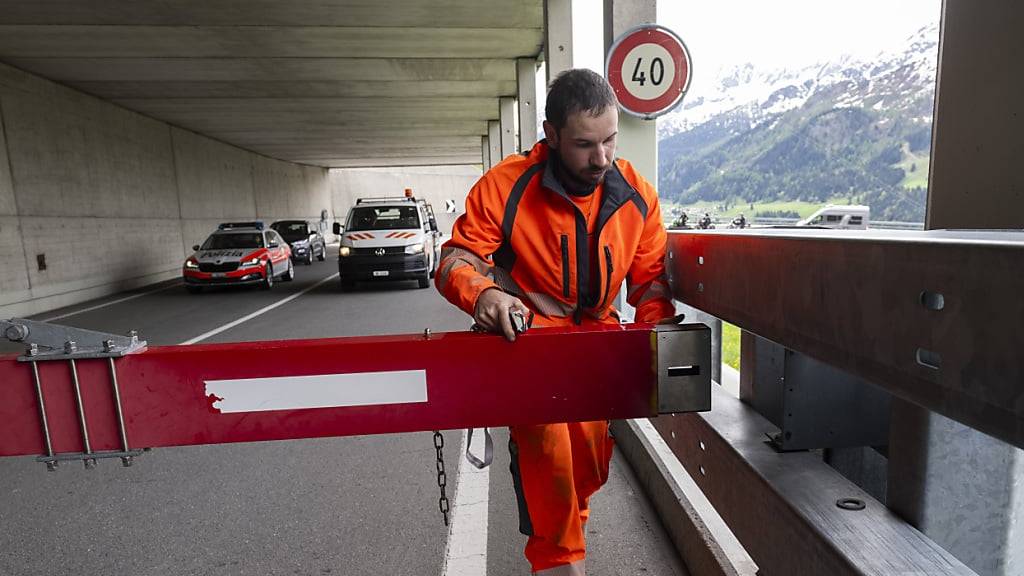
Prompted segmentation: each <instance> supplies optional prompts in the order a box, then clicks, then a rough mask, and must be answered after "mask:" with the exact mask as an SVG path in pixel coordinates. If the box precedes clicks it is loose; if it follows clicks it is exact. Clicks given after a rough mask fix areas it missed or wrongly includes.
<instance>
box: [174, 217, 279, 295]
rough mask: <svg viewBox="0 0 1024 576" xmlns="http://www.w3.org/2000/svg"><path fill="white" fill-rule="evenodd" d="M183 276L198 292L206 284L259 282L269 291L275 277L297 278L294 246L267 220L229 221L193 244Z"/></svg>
mask: <svg viewBox="0 0 1024 576" xmlns="http://www.w3.org/2000/svg"><path fill="white" fill-rule="evenodd" d="M192 249H193V250H195V253H194V254H192V255H191V256H189V257H188V259H187V260H185V265H184V266H183V267H182V276H183V278H184V281H185V288H186V289H187V290H188V291H189V292H191V293H193V294H195V293H198V292H200V291H202V289H203V287H204V286H234V285H241V284H258V285H260V286H261V287H262V288H263V289H265V290H269V289H271V288H273V286H274V280H275V279H277V278H280V279H282V280H285V281H288V280H291V279H293V278H294V277H295V269H294V268H293V267H292V261H291V249H290V248H289V247H288V243H287V242H285V241H284V239H282V238H281V236H280V235H279V234H278V233H277V232H275V231H274V230H268V229H266V228H265V227H264V225H263V222H259V221H257V222H225V223H223V224H221V225H220V226H218V227H217V231H216V232H214V233H213V234H210V237H209V238H207V239H206V242H203V245H202V246H199V245H196V246H193V247H192Z"/></svg>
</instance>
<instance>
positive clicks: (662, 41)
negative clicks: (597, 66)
mask: <svg viewBox="0 0 1024 576" xmlns="http://www.w3.org/2000/svg"><path fill="white" fill-rule="evenodd" d="M690 70H691V64H690V53H689V51H688V50H687V49H686V45H685V44H683V41H682V40H681V39H680V38H679V36H677V35H676V34H675V33H674V32H672V31H671V30H669V29H668V28H665V27H664V26H659V25H657V24H647V25H644V26H640V27H637V28H634V29H632V30H630V31H628V32H626V33H625V34H623V35H622V36H620V37H619V38H618V39H617V40H616V41H615V43H614V44H612V47H611V49H610V50H609V51H608V56H607V58H606V59H605V77H606V78H607V79H608V83H609V84H611V86H612V89H614V90H615V95H616V97H618V99H619V105H620V106H621V107H622V109H623V110H625V111H626V112H628V113H630V114H633V115H634V116H639V117H641V118H645V119H651V118H655V117H657V116H660V115H662V114H665V113H666V112H669V111H670V110H672V109H673V108H675V107H676V106H678V105H679V103H680V102H682V100H683V96H684V95H685V94H686V91H687V89H689V86H690Z"/></svg>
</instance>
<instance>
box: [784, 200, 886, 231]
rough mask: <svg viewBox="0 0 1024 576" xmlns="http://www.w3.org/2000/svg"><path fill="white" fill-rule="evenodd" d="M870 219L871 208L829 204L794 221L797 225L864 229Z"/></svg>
mask: <svg viewBox="0 0 1024 576" xmlns="http://www.w3.org/2000/svg"><path fill="white" fill-rule="evenodd" d="M870 219H871V208H870V207H868V206H857V205H849V206H843V205H839V206H837V205H835V204H829V205H828V206H825V207H824V208H820V209H818V211H817V212H815V213H814V214H811V215H810V216H808V217H807V218H805V219H803V220H801V221H799V222H797V223H796V225H797V226H815V227H820V228H842V229H857V230H864V229H866V228H867V227H868V221H869V220H870Z"/></svg>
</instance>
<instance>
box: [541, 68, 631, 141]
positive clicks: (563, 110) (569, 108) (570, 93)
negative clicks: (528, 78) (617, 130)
mask: <svg viewBox="0 0 1024 576" xmlns="http://www.w3.org/2000/svg"><path fill="white" fill-rule="evenodd" d="M617 105H618V101H617V100H616V99H615V92H613V91H612V87H611V86H610V85H609V84H608V82H607V81H606V80H605V79H604V77H603V76H601V75H600V74H598V73H597V72H594V71H593V70H587V69H586V68H576V69H573V70H566V71H565V72H562V73H561V74H559V75H558V76H557V77H556V78H555V79H554V81H552V82H551V86H550V87H549V88H548V100H547V104H546V105H545V106H544V114H545V115H546V116H547V120H548V122H551V123H552V124H553V125H554V126H555V129H556V130H557V129H561V128H562V127H563V126H565V123H566V121H567V120H568V119H569V116H571V115H573V114H575V113H577V112H586V113H588V114H590V115H591V116H600V115H601V114H602V113H604V111H605V110H606V109H607V108H608V107H609V106H617Z"/></svg>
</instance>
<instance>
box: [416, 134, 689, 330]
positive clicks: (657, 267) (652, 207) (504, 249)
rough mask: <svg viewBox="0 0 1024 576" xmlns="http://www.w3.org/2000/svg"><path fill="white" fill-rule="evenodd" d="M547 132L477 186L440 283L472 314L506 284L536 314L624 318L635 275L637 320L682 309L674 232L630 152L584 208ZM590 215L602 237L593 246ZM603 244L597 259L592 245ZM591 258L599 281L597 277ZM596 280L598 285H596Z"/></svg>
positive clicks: (546, 318) (448, 249)
mask: <svg viewBox="0 0 1024 576" xmlns="http://www.w3.org/2000/svg"><path fill="white" fill-rule="evenodd" d="M549 156H550V149H549V147H548V145H547V142H546V141H541V142H538V143H537V144H536V145H534V147H533V149H532V150H530V152H529V154H526V155H519V154H517V155H513V156H509V157H508V158H505V159H504V160H503V161H502V162H501V163H499V164H498V165H497V166H494V167H493V168H491V170H489V171H488V172H487V173H486V174H484V176H483V177H482V178H481V179H480V180H479V181H478V182H477V183H476V185H475V186H473V189H472V190H471V191H470V193H469V196H468V197H467V198H466V213H465V214H463V215H462V216H461V217H460V218H459V219H458V220H457V221H456V222H455V227H454V228H453V230H452V238H451V240H449V241H448V242H446V243H445V245H444V247H443V248H442V251H441V261H440V263H439V267H438V274H437V280H436V282H437V287H438V290H440V292H441V294H443V295H444V297H445V298H447V299H448V300H449V301H451V302H452V303H453V304H455V305H456V306H458V307H459V308H461V309H462V310H464V311H466V312H467V313H468V314H470V315H471V316H472V315H473V313H474V311H475V308H476V301H477V298H478V297H479V296H480V293H481V292H483V291H484V290H486V289H488V288H492V287H498V288H500V289H502V290H504V291H505V292H508V293H509V294H512V295H514V296H517V297H518V298H520V299H521V300H522V301H523V303H524V304H525V305H526V306H527V307H529V308H530V309H531V310H533V311H534V313H535V314H537V320H536V324H537V325H540V326H555V325H567V324H584V323H591V322H600V323H617V322H618V321H619V319H618V312H617V311H616V310H615V309H614V308H613V307H612V302H613V301H614V299H615V296H616V292H617V290H618V287H619V286H621V285H622V282H623V280H625V281H626V286H627V289H626V301H627V302H629V303H630V304H631V305H632V306H634V307H635V308H636V318H635V320H636V321H637V322H655V321H657V320H660V319H662V318H668V317H671V316H673V315H675V308H674V306H673V304H672V302H671V299H670V291H669V287H668V280H667V277H666V275H665V263H664V256H665V245H666V242H667V236H666V233H665V228H664V225H663V224H662V221H661V208H660V206H659V204H658V194H657V192H656V191H655V190H654V187H653V186H651V184H650V183H649V182H647V180H645V179H644V178H643V177H642V176H640V174H639V173H637V171H636V170H635V169H634V168H633V166H632V165H630V163H629V162H627V161H625V160H621V159H617V160H615V162H614V163H613V166H612V167H611V168H610V169H609V170H608V172H607V173H606V174H605V177H604V179H603V181H602V183H601V184H600V185H598V187H597V189H595V191H594V194H595V195H596V196H595V198H596V199H597V200H598V201H599V202H600V203H599V204H597V203H596V202H595V205H594V206H593V207H592V208H591V211H593V210H594V209H596V210H597V214H596V215H594V214H591V215H590V217H591V218H595V217H596V223H593V220H590V221H589V222H588V215H587V214H584V213H582V211H581V210H580V209H579V208H578V207H577V204H576V203H575V202H574V201H573V199H572V198H571V197H570V196H569V195H568V193H567V192H566V191H565V189H564V187H563V186H562V185H561V184H560V183H559V182H558V180H557V178H556V177H555V173H554V169H553V166H552V164H553V163H554V162H555V161H557V160H556V159H554V158H549ZM588 223H589V224H590V225H591V226H592V227H593V232H592V236H593V237H596V239H597V245H596V251H595V252H592V251H591V245H590V243H589V242H590V240H591V238H590V237H588ZM592 253H596V255H597V259H596V260H597V261H596V262H591V261H590V260H591V257H590V255H591V254H592ZM591 266H597V267H598V270H597V274H596V277H597V279H598V282H596V283H592V282H591V281H590V279H591V278H592V277H593V276H592V271H591V268H590V267H591ZM595 287H596V288H597V289H596V293H593V292H595V290H594V288H595Z"/></svg>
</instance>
